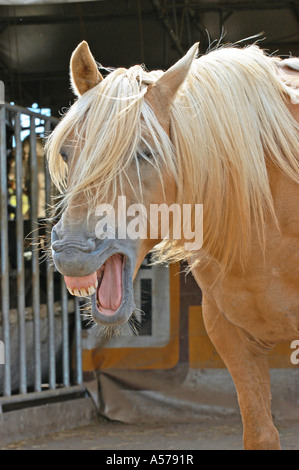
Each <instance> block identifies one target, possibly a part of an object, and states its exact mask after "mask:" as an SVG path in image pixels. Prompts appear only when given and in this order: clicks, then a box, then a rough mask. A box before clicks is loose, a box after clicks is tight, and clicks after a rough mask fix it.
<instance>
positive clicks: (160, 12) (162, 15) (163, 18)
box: [151, 0, 185, 55]
mask: <svg viewBox="0 0 299 470" xmlns="http://www.w3.org/2000/svg"><path fill="white" fill-rule="evenodd" d="M151 3H152V5H153V7H154V9H155V10H156V12H157V14H158V16H159V18H160V20H161V21H162V23H163V24H164V26H165V28H166V30H167V32H168V34H169V36H170V38H171V39H172V41H173V43H174V45H175V47H176V48H177V50H178V52H179V53H180V55H184V52H185V51H184V49H183V48H182V45H181V43H180V41H179V38H178V37H177V35H176V34H175V33H174V31H173V29H172V26H171V25H170V23H169V21H168V19H167V17H166V15H165V13H164V12H163V10H162V8H161V5H160V2H159V0H151Z"/></svg>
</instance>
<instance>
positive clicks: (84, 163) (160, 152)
mask: <svg viewBox="0 0 299 470" xmlns="http://www.w3.org/2000/svg"><path fill="white" fill-rule="evenodd" d="M161 73H162V72H159V71H155V72H151V73H149V72H145V70H144V69H143V68H142V67H141V66H134V67H131V68H130V69H116V70H114V71H113V72H111V74H110V75H108V76H107V77H106V78H105V79H104V80H103V81H102V82H101V83H99V84H98V85H97V86H95V87H94V88H92V89H91V90H89V91H88V92H86V93H85V94H84V95H83V96H82V97H80V98H79V99H78V100H77V101H76V102H75V103H74V104H73V105H72V106H71V108H70V109H69V110H68V112H67V113H66V114H65V115H64V117H63V118H62V120H61V121H60V123H59V124H58V126H57V127H56V128H55V130H54V131H53V133H52V134H51V135H50V137H49V139H48V141H47V144H46V150H47V154H48V161H49V170H50V173H51V177H52V180H53V182H54V183H55V185H56V186H57V187H58V188H59V189H60V191H63V192H64V196H63V200H62V205H63V207H66V206H67V205H68V204H69V203H70V202H71V201H75V200H78V196H80V195H81V196H82V194H83V195H84V197H83V199H84V198H85V199H87V200H88V206H89V210H90V211H94V209H95V207H96V205H97V204H98V203H99V202H107V197H108V194H109V202H110V203H111V204H113V202H114V201H115V199H116V196H117V195H119V193H120V188H121V187H125V186H126V185H127V184H129V185H130V187H131V189H134V188H136V183H137V186H140V181H139V182H136V181H134V182H131V181H130V179H129V177H128V174H127V170H128V168H129V166H130V164H131V163H132V162H135V165H136V167H138V166H139V163H138V158H137V157H139V156H140V155H143V156H145V155H144V153H145V149H147V151H148V152H151V151H152V153H153V155H154V158H153V159H151V162H150V163H151V164H152V165H154V166H155V167H156V169H157V171H158V173H159V175H160V178H161V169H160V167H161V163H162V161H163V162H164V164H165V161H167V166H169V165H170V166H171V165H172V162H170V160H172V159H173V156H172V149H171V144H170V141H169V139H168V137H167V135H166V134H165V132H164V131H163V129H162V127H161V126H160V125H159V123H158V121H157V119H156V118H155V116H154V114H153V112H152V110H151V109H150V106H149V105H148V103H147V102H146V101H145V99H144V96H145V94H146V91H147V88H148V85H149V84H151V83H153V82H154V81H155V79H157V77H158V76H159V75H160V74H161ZM153 146H154V147H155V148H153ZM63 147H69V148H70V149H71V153H72V154H75V155H76V157H75V164H74V165H72V168H71V171H70V172H69V175H68V176H69V177H68V181H67V174H68V169H67V166H66V164H65V163H64V162H63V160H62V158H61V156H60V154H59V153H60V151H61V149H62V148H63ZM159 157H160V158H159ZM145 158H146V157H145ZM137 169H138V168H137ZM138 175H139V171H137V176H138ZM161 180H162V178H161ZM139 189H142V188H139ZM139 193H140V191H139ZM105 200H106V201H105Z"/></svg>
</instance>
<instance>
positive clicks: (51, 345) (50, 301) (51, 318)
mask: <svg viewBox="0 0 299 470" xmlns="http://www.w3.org/2000/svg"><path fill="white" fill-rule="evenodd" d="M50 130H51V122H50V120H46V123H45V132H46V133H48V132H50ZM45 191H46V245H47V248H48V247H49V246H50V245H51V229H52V225H51V221H50V219H51V216H52V211H51V179H50V174H49V171H48V168H47V165H46V161H45ZM47 308H48V352H49V386H50V388H51V389H54V388H56V364H55V315H54V279H53V267H52V263H51V261H50V259H49V257H47Z"/></svg>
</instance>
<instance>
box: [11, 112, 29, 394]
mask: <svg viewBox="0 0 299 470" xmlns="http://www.w3.org/2000/svg"><path fill="white" fill-rule="evenodd" d="M14 131H15V141H16V149H15V152H16V200H17V207H16V246H17V296H18V327H19V366H20V371H19V374H20V393H26V391H27V380H26V327H25V284H24V222H23V151H22V142H21V114H20V113H19V112H17V113H16V115H15V126H14Z"/></svg>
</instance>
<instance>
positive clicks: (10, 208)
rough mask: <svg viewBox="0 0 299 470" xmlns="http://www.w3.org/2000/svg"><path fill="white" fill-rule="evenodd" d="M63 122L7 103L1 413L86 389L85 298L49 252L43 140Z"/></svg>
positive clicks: (2, 137) (0, 144)
mask: <svg viewBox="0 0 299 470" xmlns="http://www.w3.org/2000/svg"><path fill="white" fill-rule="evenodd" d="M24 117H25V118H26V120H27V124H26V125H25V126H24V124H23V123H24ZM56 123H57V119H55V118H52V117H50V116H45V115H44V114H41V113H35V112H33V111H30V110H28V109H24V108H21V107H18V106H13V105H10V104H7V103H2V104H1V103H0V156H1V240H0V241H1V292H0V297H1V304H0V308H1V311H0V340H1V345H2V349H3V352H4V357H3V358H2V361H1V360H0V412H1V411H5V409H11V408H13V406H14V405H19V404H20V403H21V402H28V401H32V400H38V399H40V398H43V399H44V398H46V399H50V398H51V397H57V396H59V395H66V394H75V393H81V392H82V393H83V391H84V387H83V386H82V364H81V361H82V359H81V318H80V300H79V299H78V298H75V299H70V298H69V297H68V293H67V291H66V288H65V285H64V282H63V279H62V277H61V276H60V275H59V274H58V273H55V272H54V270H53V267H52V264H51V259H50V258H49V257H48V256H47V249H48V248H47V247H49V245H50V233H51V226H52V222H51V217H52V215H53V214H52V209H51V206H52V205H53V201H52V199H51V196H52V194H53V189H52V187H51V180H50V177H49V173H48V171H47V168H46V162H45V158H44V154H43V151H42V140H43V139H44V137H45V136H46V135H47V134H48V133H49V132H50V131H51V130H52V128H53V127H54V126H55V124H56ZM24 132H26V133H27V136H26V138H23V135H24ZM0 359H1V358H0ZM1 362H2V363H3V364H1Z"/></svg>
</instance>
